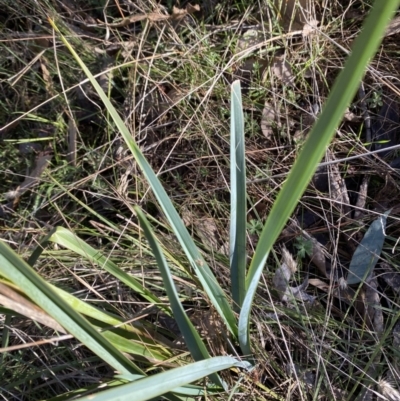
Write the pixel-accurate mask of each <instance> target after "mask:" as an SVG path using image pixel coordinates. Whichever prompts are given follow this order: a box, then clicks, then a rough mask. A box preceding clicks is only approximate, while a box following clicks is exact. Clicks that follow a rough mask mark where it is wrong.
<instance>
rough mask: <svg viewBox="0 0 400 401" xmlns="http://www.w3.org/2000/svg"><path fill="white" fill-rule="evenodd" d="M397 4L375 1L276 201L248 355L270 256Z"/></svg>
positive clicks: (245, 328)
mask: <svg viewBox="0 0 400 401" xmlns="http://www.w3.org/2000/svg"><path fill="white" fill-rule="evenodd" d="M398 5H399V1H398V0H385V1H383V0H377V1H375V3H374V7H373V9H372V12H371V13H370V15H369V16H368V17H367V20H366V22H365V25H364V27H363V30H362V32H361V34H360V36H359V37H358V38H357V39H356V40H355V41H354V44H353V49H352V52H351V55H350V57H349V58H348V60H347V61H346V64H345V67H344V69H343V70H342V71H341V73H340V74H339V77H338V78H337V80H336V82H335V84H334V86H333V88H332V91H331V93H330V95H329V97H328V100H327V102H326V105H325V107H324V109H323V112H322V114H321V116H320V117H319V118H318V120H317V122H316V124H315V125H314V127H313V129H312V130H311V132H310V134H309V136H308V138H307V140H306V142H305V144H304V146H303V149H302V150H301V152H300V154H299V156H298V158H297V160H296V162H295V163H294V165H293V167H292V169H291V170H290V174H289V176H288V179H287V180H286V181H285V183H284V185H283V187H282V190H281V191H280V192H279V195H278V197H277V199H276V201H275V202H274V205H273V207H272V210H271V212H270V214H269V216H268V219H267V221H266V223H265V226H264V229H263V231H262V233H261V236H260V239H259V241H258V244H257V248H256V251H255V253H254V256H253V259H252V262H251V265H250V267H249V271H248V274H247V278H246V287H247V293H246V298H245V300H244V302H243V306H242V311H241V313H240V317H239V342H240V346H241V348H242V351H243V352H244V353H245V354H250V353H251V347H250V337H249V320H250V313H251V306H252V303H253V298H254V295H255V292H256V289H257V286H258V282H259V279H260V276H261V273H262V270H263V268H264V265H265V262H266V260H267V257H268V254H269V252H270V250H271V248H272V246H273V244H274V243H275V241H276V239H277V238H278V236H279V234H280V232H281V231H282V229H283V228H284V226H285V224H286V222H287V220H288V218H289V217H290V215H291V214H292V212H293V210H294V208H295V207H296V205H297V202H298V200H299V199H300V197H301V195H302V194H303V192H304V191H305V189H306V187H307V185H308V183H309V181H310V180H311V178H312V176H313V174H314V172H315V170H316V168H317V165H318V163H319V162H320V160H321V158H322V157H323V155H324V153H325V150H326V147H327V146H328V145H329V142H330V141H331V139H332V137H333V135H334V133H335V131H336V129H337V127H338V125H339V123H340V121H341V119H342V116H343V114H344V112H345V110H346V108H347V107H348V105H349V104H350V102H351V100H352V99H353V97H354V94H355V93H356V90H357V88H358V86H359V84H360V81H361V79H362V77H363V74H364V71H365V68H366V66H367V65H368V62H369V60H370V59H371V58H372V57H373V56H374V54H375V52H376V49H377V48H378V45H379V43H380V42H381V39H382V36H383V34H384V32H385V29H386V25H387V24H388V23H389V21H390V19H391V17H392V16H393V13H394V11H395V10H396V9H397V7H398Z"/></svg>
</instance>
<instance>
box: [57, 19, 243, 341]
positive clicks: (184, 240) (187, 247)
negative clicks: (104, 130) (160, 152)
mask: <svg viewBox="0 0 400 401" xmlns="http://www.w3.org/2000/svg"><path fill="white" fill-rule="evenodd" d="M49 21H50V23H51V25H52V26H53V28H54V29H55V30H56V31H57V32H58V33H59V35H60V37H61V40H62V41H63V43H64V44H65V46H66V47H67V48H68V50H69V51H70V52H71V54H72V55H73V57H74V58H75V60H76V61H77V62H78V64H79V66H80V67H81V68H82V70H83V72H84V73H85V75H86V76H87V77H88V79H89V81H90V82H91V84H92V85H93V87H94V89H95V90H96V92H97V94H98V95H99V97H100V98H101V100H102V102H103V104H104V105H105V107H106V108H107V111H108V112H109V114H110V116H111V117H112V119H113V121H114V123H115V125H116V127H117V128H118V130H119V132H120V133H121V135H122V137H123V138H124V140H125V142H126V144H127V146H128V148H129V149H130V151H131V152H132V154H133V156H134V157H135V160H136V162H137V163H138V165H139V166H140V168H141V169H142V171H143V174H144V175H145V177H146V179H147V181H148V182H149V184H150V186H151V188H152V190H153V192H154V194H155V196H156V198H157V200H158V202H159V204H160V206H161V208H162V210H163V212H164V213H165V216H166V217H167V219H168V221H169V223H170V225H171V227H172V229H173V231H174V233H175V235H176V236H177V238H178V240H179V242H180V244H181V246H182V248H183V250H184V252H185V253H186V256H187V257H188V259H189V262H190V265H191V267H192V268H193V270H194V272H195V274H196V275H197V277H198V278H199V280H200V282H201V284H202V286H203V288H204V290H205V291H206V293H207V295H208V297H209V298H210V300H211V302H212V303H213V305H214V306H215V308H216V310H217V311H218V313H219V314H220V316H221V317H222V319H223V320H224V322H225V323H226V325H227V327H228V328H229V330H230V332H231V333H232V334H233V335H234V336H235V337H237V325H236V319H235V316H234V313H233V310H232V309H231V307H230V305H229V302H228V299H227V297H226V294H225V293H224V291H223V290H222V288H221V286H220V285H219V284H218V281H217V279H216V278H215V276H214V274H213V272H212V270H211V269H210V267H209V266H208V265H207V263H206V261H205V260H204V258H203V256H202V254H201V253H200V251H199V249H198V248H197V247H196V245H195V243H194V241H193V239H192V238H191V237H190V234H189V232H188V230H187V229H186V227H185V225H184V224H183V222H182V220H181V218H180V217H179V215H178V213H177V211H176V210H175V208H174V206H173V204H172V202H171V200H170V199H169V197H168V195H167V193H166V192H165V190H164V188H163V187H162V185H161V182H160V181H159V179H158V178H157V175H156V174H155V173H154V171H153V170H152V169H151V166H150V164H149V163H148V162H147V160H146V158H145V157H144V156H143V154H142V152H141V151H140V149H139V147H138V146H137V144H136V142H135V141H134V139H133V137H132V135H131V134H130V132H129V130H128V129H127V128H126V126H125V125H124V122H123V121H122V119H121V117H120V116H119V114H118V113H117V111H116V110H115V108H114V106H113V105H112V103H111V102H110V100H109V99H108V97H107V96H106V94H105V93H104V91H103V90H102V88H101V87H100V85H99V84H98V82H97V81H96V79H95V78H94V77H93V75H92V73H91V72H90V71H89V69H88V68H87V67H86V65H85V63H84V62H83V61H82V60H81V58H80V57H79V56H78V54H77V53H76V52H75V50H74V49H73V48H72V46H71V45H70V44H69V43H68V41H67V39H66V38H65V37H64V36H63V35H62V34H61V32H60V31H59V30H58V29H57V27H56V26H55V24H54V22H53V21H52V20H49Z"/></svg>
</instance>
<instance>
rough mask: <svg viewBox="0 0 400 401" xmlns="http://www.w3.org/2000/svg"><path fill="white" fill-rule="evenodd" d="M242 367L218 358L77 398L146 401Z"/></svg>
mask: <svg viewBox="0 0 400 401" xmlns="http://www.w3.org/2000/svg"><path fill="white" fill-rule="evenodd" d="M235 365H236V366H238V365H239V366H242V362H238V361H237V359H235V358H233V357H231V356H219V357H215V358H210V359H206V360H204V361H200V362H194V363H192V364H190V365H186V366H184V367H180V368H175V369H171V370H168V371H166V372H163V373H159V374H157V375H154V376H150V377H146V378H145V379H141V380H137V381H134V382H132V383H128V384H124V385H122V386H119V387H117V388H114V389H111V390H106V391H103V392H101V393H98V394H92V395H90V396H87V397H82V398H78V400H79V401H117V400H118V401H132V400H134V401H146V400H149V399H151V398H153V397H157V396H160V395H162V394H165V393H166V392H168V391H173V390H174V389H175V388H178V387H181V386H184V385H185V384H187V383H192V382H195V381H196V380H199V379H201V378H203V377H205V376H209V375H211V374H213V373H215V372H218V371H220V370H223V369H228V368H230V367H232V366H235Z"/></svg>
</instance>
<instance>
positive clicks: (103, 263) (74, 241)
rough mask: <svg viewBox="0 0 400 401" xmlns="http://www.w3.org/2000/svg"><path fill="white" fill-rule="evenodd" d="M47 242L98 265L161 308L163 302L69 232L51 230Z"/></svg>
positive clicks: (59, 228) (65, 230)
mask: <svg viewBox="0 0 400 401" xmlns="http://www.w3.org/2000/svg"><path fill="white" fill-rule="evenodd" d="M48 241H50V242H54V243H56V244H59V245H61V246H63V247H65V248H67V249H70V250H71V251H73V252H75V253H77V254H78V255H81V256H83V257H84V258H86V259H87V260H90V261H91V262H92V263H96V264H98V265H99V266H100V267H101V268H103V269H104V270H106V271H107V272H109V273H110V274H112V275H113V276H114V277H116V278H118V279H119V280H121V281H122V282H123V283H124V284H126V285H127V286H129V287H130V288H132V289H133V290H134V291H136V293H137V294H139V295H141V296H142V297H143V298H145V299H147V300H148V301H149V302H150V303H152V304H155V305H159V307H160V308H163V302H161V300H160V299H158V298H157V297H156V296H155V295H154V294H153V293H152V292H151V291H149V290H147V289H146V288H144V287H143V286H142V284H140V282H139V281H138V280H136V279H135V278H134V277H132V276H130V275H129V274H128V273H125V272H124V271H123V270H121V269H120V268H119V267H118V266H117V265H116V264H115V263H114V262H112V261H111V260H110V259H109V258H106V257H105V256H104V255H102V254H101V253H100V252H99V251H96V249H94V248H93V247H91V246H90V245H88V244H87V243H86V242H85V241H82V240H81V239H80V238H78V237H77V236H76V235H75V234H73V233H72V232H71V231H69V230H67V229H66V228H63V227H57V228H55V229H53V230H52V232H51V233H50V235H49V237H48Z"/></svg>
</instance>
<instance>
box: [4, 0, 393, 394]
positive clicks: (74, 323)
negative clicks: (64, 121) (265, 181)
mask: <svg viewBox="0 0 400 401" xmlns="http://www.w3.org/2000/svg"><path fill="white" fill-rule="evenodd" d="M398 5H399V1H398V0H387V1H382V0H377V1H376V2H375V5H374V7H373V9H372V11H371V13H370V15H369V16H368V17H367V19H366V21H365V25H364V29H363V30H362V32H361V33H360V35H359V37H358V38H357V39H356V40H355V41H354V44H353V48H352V51H351V54H350V56H349V57H348V59H347V61H346V64H345V66H344V69H343V70H342V71H341V73H340V74H339V76H338V78H337V80H336V82H335V84H334V86H333V88H332V90H331V93H330V95H329V98H328V100H327V102H326V104H325V106H324V108H323V110H322V113H321V115H320V116H319V118H318V120H317V121H316V123H315V125H314V127H313V129H312V131H311V132H310V134H309V135H308V138H307V140H306V141H305V143H304V145H303V147H302V149H301V151H300V153H299V155H298V157H297V160H296V161H295V163H294V165H293V167H292V169H291V171H290V174H289V176H288V178H287V180H286V181H285V183H284V185H283V187H282V189H281V190H280V192H279V194H278V196H277V197H276V200H275V202H274V205H273V207H272V210H271V211H270V213H269V216H268V218H267V221H266V223H265V226H264V228H263V230H262V233H261V236H260V239H259V242H258V245H257V248H256V250H255V252H254V255H253V257H252V260H251V262H250V265H249V266H247V258H246V214H247V207H246V205H247V200H246V166H245V139H244V138H245V137H244V119H243V111H242V98H241V89H240V83H239V82H238V81H236V82H234V83H233V84H232V87H231V155H230V157H231V170H230V174H231V177H230V180H231V188H230V189H231V216H230V222H231V223H230V271H231V292H230V293H226V292H225V291H224V290H223V288H222V287H221V285H220V284H219V282H218V280H217V279H216V277H215V275H214V273H213V271H212V270H211V269H210V267H209V266H208V264H207V262H206V261H205V259H204V258H203V255H202V253H201V252H200V250H199V249H198V247H197V246H196V245H195V242H194V240H193V239H192V238H191V236H190V234H189V232H188V230H187V229H186V227H185V225H184V223H183V221H182V219H181V218H180V216H179V215H178V213H177V211H176V210H175V208H174V206H173V203H172V202H171V200H170V199H169V197H168V195H167V193H166V191H165V190H164V188H163V186H162V184H161V182H160V181H159V179H158V177H157V175H156V174H155V172H154V171H153V170H152V168H151V167H150V165H149V163H148V162H147V160H146V159H145V157H144V156H143V154H142V153H141V151H140V149H139V147H138V145H137V144H136V143H135V141H134V139H133V138H132V136H131V134H130V132H129V130H128V128H127V127H126V126H125V125H124V122H123V121H122V119H121V118H120V116H119V114H118V113H117V111H116V110H115V108H114V107H113V105H112V104H111V102H110V100H109V99H108V97H107V96H106V95H105V93H104V91H103V90H102V88H101V87H100V85H99V84H98V82H97V81H96V79H95V78H94V77H93V75H92V74H91V72H90V71H89V69H88V68H87V67H86V65H85V64H84V63H83V61H82V60H81V58H80V57H79V55H78V54H77V53H76V51H75V50H74V49H73V48H72V46H71V45H70V44H69V42H68V41H67V39H66V38H65V37H64V36H63V35H62V34H61V33H60V31H59V30H58V29H57V27H56V24H55V22H53V20H51V19H50V23H51V24H52V26H53V28H54V29H55V31H56V33H57V34H58V35H59V37H60V38H61V40H62V41H63V42H64V44H65V46H66V47H67V48H68V49H69V51H70V52H71V54H72V55H73V57H74V58H75V59H76V61H77V63H78V64H79V66H80V68H81V69H82V70H83V71H84V73H85V74H86V76H87V77H88V79H89V81H90V82H91V84H92V85H93V87H94V88H95V90H96V92H97V93H98V95H99V96H100V98H101V100H102V102H103V103H104V105H105V107H106V108H107V110H108V113H109V115H110V116H111V118H112V119H113V121H114V124H115V126H116V127H117V129H118V131H119V132H120V134H121V135H122V137H123V139H124V141H125V142H126V145H127V147H128V148H129V150H130V151H131V153H132V155H133V156H134V158H135V160H136V162H137V164H138V165H139V166H140V168H141V170H142V173H143V174H144V176H145V177H146V179H147V181H148V183H149V186H150V188H151V189H152V191H153V193H154V194H155V196H156V198H157V200H158V202H159V206H160V207H161V209H162V211H163V213H164V215H165V217H166V218H167V220H168V222H169V225H170V227H171V229H172V231H173V232H174V234H175V236H176V238H177V239H178V241H179V243H180V245H181V246H182V249H183V251H184V253H185V255H186V257H187V261H188V263H187V269H188V271H189V270H190V271H191V274H193V273H192V272H194V274H195V276H196V277H197V279H198V282H199V283H200V284H201V286H202V289H203V291H204V292H205V293H206V294H207V296H208V298H209V300H210V302H211V303H212V305H213V307H214V308H215V310H216V311H217V312H218V314H219V316H220V319H221V320H222V321H223V322H224V324H225V326H226V328H227V330H228V331H229V333H230V335H231V338H232V339H233V340H234V341H237V343H238V344H239V345H240V348H241V351H242V355H243V357H244V358H246V357H249V361H252V358H251V356H252V344H251V335H250V333H251V332H250V328H251V316H252V314H251V312H252V304H253V299H254V296H255V292H256V290H257V286H258V283H259V280H260V276H261V274H262V271H263V269H264V267H265V263H266V260H267V257H268V255H269V252H270V251H271V249H272V247H273V245H274V243H275V241H276V240H277V238H278V236H279V234H280V232H281V231H282V229H283V228H284V226H285V224H286V222H287V220H288V219H289V217H290V215H291V213H292V212H293V210H294V209H295V207H296V205H297V203H298V201H299V199H300V197H301V196H302V194H303V192H304V191H305V189H306V187H307V185H308V183H309V181H310V180H311V178H312V176H313V174H314V172H315V170H316V168H317V165H318V163H319V162H320V160H321V159H322V157H323V155H324V153H325V150H326V147H327V146H328V145H329V143H330V141H331V139H332V137H333V135H334V134H335V131H336V129H337V127H338V125H339V123H340V121H341V118H342V116H343V114H344V112H345V110H346V108H347V107H348V105H349V104H350V102H351V100H352V98H353V96H354V94H355V93H356V90H357V88H358V86H359V84H360V81H361V79H362V77H363V74H364V72H365V70H366V67H367V65H368V62H369V60H370V59H371V58H372V57H373V56H374V54H375V52H376V50H377V48H378V45H379V43H380V41H381V38H382V35H383V33H384V31H385V27H386V25H387V24H388V22H389V20H390V18H391V17H392V15H393V13H394V11H395V10H396V8H397V7H398ZM135 212H136V214H137V217H138V219H139V221H140V224H141V229H142V230H143V233H144V235H145V236H146V239H147V241H148V244H149V247H150V249H151V251H152V253H153V255H154V257H155V258H156V261H157V264H158V267H159V270H160V273H161V276H162V279H163V282H164V288H165V291H166V293H167V295H168V298H169V301H170V306H163V308H164V311H165V312H166V313H168V314H170V315H173V316H174V318H175V319H176V321H177V323H178V325H179V328H180V331H181V333H182V334H183V337H184V339H185V342H186V345H187V348H188V350H189V351H190V353H191V355H192V358H193V359H194V360H195V361H196V362H195V363H193V364H192V365H190V364H189V365H186V366H184V367H181V368H177V369H180V370H179V371H178V370H176V371H174V370H171V371H168V372H164V373H162V374H161V375H169V376H168V377H167V378H166V377H164V378H158V377H157V375H154V376H150V377H147V378H145V376H146V374H145V372H143V370H142V369H141V368H140V367H139V366H137V365H136V364H135V363H134V362H132V360H131V359H129V358H127V357H126V356H125V354H126V353H131V354H133V355H135V354H138V355H142V356H143V355H150V356H151V358H153V360H154V359H155V360H159V361H162V360H166V359H168V358H169V357H170V354H169V352H168V349H160V348H159V347H157V344H156V343H155V342H154V341H153V340H152V339H149V338H147V339H143V337H142V335H141V333H139V332H137V330H136V329H135V328H133V327H132V326H130V325H124V324H123V322H122V321H121V320H120V319H119V318H117V317H115V316H113V315H111V314H108V313H104V312H102V311H100V310H99V309H96V308H94V307H93V306H90V305H88V304H87V303H85V302H83V301H81V300H79V299H77V298H75V297H73V296H72V295H70V294H68V293H66V292H65V291H62V290H60V289H58V288H57V287H55V286H52V285H50V284H48V283H47V282H46V281H45V280H43V279H42V278H41V277H40V276H39V275H38V274H37V273H36V272H35V271H34V270H33V268H32V266H33V265H34V264H35V262H36V261H37V259H38V257H39V256H40V253H41V252H42V249H43V248H44V247H45V246H46V244H47V243H48V242H53V243H57V244H59V245H62V246H63V247H66V248H68V249H70V250H72V251H74V252H76V253H77V254H79V255H81V256H83V257H85V258H87V259H89V260H91V261H92V262H95V263H97V264H98V265H99V266H101V267H102V268H104V269H106V270H107V271H108V272H109V273H110V274H112V275H114V276H115V277H116V278H118V279H119V280H121V281H122V282H123V283H125V284H126V285H127V286H129V287H130V288H131V289H132V290H133V291H135V292H137V293H138V294H140V295H141V296H142V297H143V298H145V299H146V300H147V301H149V302H150V303H154V304H157V305H161V304H162V302H160V300H159V299H158V298H157V296H156V295H154V294H153V293H152V292H151V291H150V290H148V289H147V288H146V287H145V286H144V285H143V283H142V282H140V281H138V280H136V279H135V278H133V277H131V276H130V275H129V274H127V273H125V272H124V271H122V270H121V269H119V268H118V266H116V265H115V264H114V263H113V262H112V261H110V260H109V259H107V258H106V257H104V256H102V255H101V254H100V253H99V252H97V251H96V250H95V249H93V248H92V247H91V246H89V245H88V244H86V243H85V242H84V241H83V240H81V239H79V238H77V236H76V235H74V234H73V233H71V232H70V231H68V230H66V229H64V228H56V229H55V230H54V231H53V232H51V233H50V234H49V235H48V236H47V237H46V238H45V239H44V240H43V242H42V244H41V246H40V247H38V249H37V250H36V251H35V252H34V253H33V254H32V256H31V258H30V259H29V260H28V262H25V261H23V260H22V258H21V257H19V256H18V255H17V254H16V253H15V252H14V251H12V250H11V249H10V248H9V246H8V245H6V244H5V243H4V242H1V241H0V275H1V276H2V277H3V279H1V281H2V282H3V283H4V284H6V285H8V286H10V287H13V288H15V289H18V290H19V291H21V292H23V293H24V294H25V295H26V296H27V297H28V298H29V299H30V300H31V301H33V302H34V303H35V304H36V305H38V306H39V307H40V308H42V309H43V310H44V311H45V312H46V313H47V314H48V315H49V316H51V317H52V318H53V319H54V320H55V321H57V322H58V323H59V324H60V325H61V326H62V327H63V328H64V329H65V331H67V332H68V333H70V334H71V335H73V336H74V337H76V338H77V339H78V340H79V341H81V342H82V343H83V344H85V345H86V346H87V347H88V348H89V349H91V350H92V351H93V352H94V353H95V354H96V355H98V356H99V357H100V358H102V359H103V360H104V361H105V362H107V363H108V364H109V365H110V366H112V367H113V368H114V369H115V370H116V371H118V372H119V376H118V378H117V377H116V379H115V383H114V384H113V385H114V386H116V387H115V388H111V389H108V390H107V391H104V394H103V395H101V394H98V395H97V396H96V397H99V396H101V397H103V398H97V399H107V400H113V399H127V400H128V399H133V398H132V397H134V399H135V400H139V399H140V400H142V399H143V400H144V399H148V398H151V397H156V396H157V395H158V394H166V395H165V396H166V397H167V398H169V399H173V400H175V399H180V398H179V394H181V395H185V396H195V395H200V394H201V391H202V390H201V388H194V387H188V386H185V385H186V384H187V383H190V382H193V381H196V380H198V379H200V378H201V377H204V376H209V377H210V378H211V380H212V381H213V382H214V383H215V384H216V385H217V386H218V387H219V388H221V387H225V386H226V385H225V383H224V382H223V381H222V379H221V378H220V376H219V375H218V373H217V372H218V371H219V370H221V369H227V368H230V367H232V366H235V365H238V366H241V367H244V368H248V366H249V363H247V364H244V363H243V362H239V361H238V360H237V359H236V358H232V357H215V358H211V356H210V354H209V352H208V350H207V348H206V347H205V345H204V343H203V341H202V339H201V337H200V335H199V333H198V332H197V330H196V329H195V327H194V326H193V324H192V323H191V321H190V320H189V318H188V316H187V315H186V313H185V311H184V309H183V308H182V305H181V303H180V301H179V297H178V293H177V291H176V288H175V285H174V281H173V277H172V274H171V271H170V268H169V266H168V263H167V261H166V258H165V256H164V253H163V250H162V249H161V248H160V245H159V242H158V241H157V238H156V236H155V234H154V232H153V230H152V228H151V226H150V223H149V222H148V220H147V218H146V216H145V214H144V213H143V212H142V211H141V210H140V208H138V207H136V208H135ZM229 299H232V300H233V301H232V302H230V301H229ZM84 316H85V317H84ZM237 316H239V318H237ZM87 318H91V319H92V320H91V321H90V322H89V320H88V319H87ZM93 319H94V321H97V322H101V323H102V324H103V325H104V324H107V325H119V327H120V328H121V330H120V333H119V334H113V333H111V332H107V331H101V330H100V325H96V324H95V323H92V321H93ZM121 332H122V334H121ZM124 332H125V333H128V334H129V336H130V337H129V338H130V339H132V338H138V339H140V341H137V342H132V341H130V340H128V339H127V337H125V336H124V335H123V333H124ZM138 379H140V380H138ZM124 383H125V384H124ZM160 383H162V385H160ZM109 387H110V386H109ZM148 389H152V392H151V394H150V393H149V392H148ZM121 397H122V398H121ZM124 397H125V398H124ZM82 399H85V398H82Z"/></svg>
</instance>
